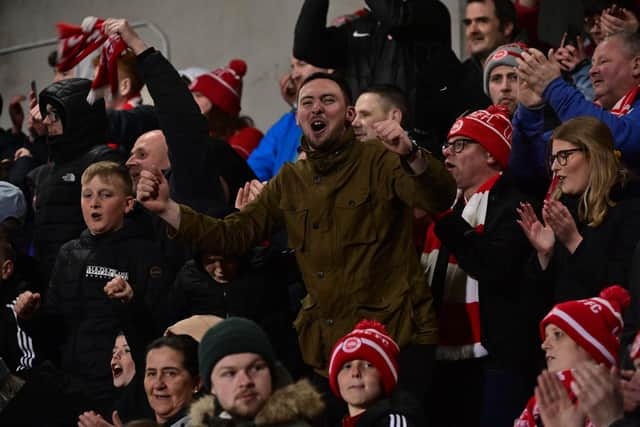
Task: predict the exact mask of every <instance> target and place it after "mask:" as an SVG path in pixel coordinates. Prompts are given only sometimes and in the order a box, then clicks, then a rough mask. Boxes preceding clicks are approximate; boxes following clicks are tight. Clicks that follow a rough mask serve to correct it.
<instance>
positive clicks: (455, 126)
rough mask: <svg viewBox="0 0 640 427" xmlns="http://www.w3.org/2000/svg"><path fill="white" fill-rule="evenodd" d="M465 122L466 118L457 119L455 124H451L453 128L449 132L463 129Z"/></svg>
mask: <svg viewBox="0 0 640 427" xmlns="http://www.w3.org/2000/svg"><path fill="white" fill-rule="evenodd" d="M463 124H464V120H462V119H459V120H456V122H455V123H454V124H453V126H451V130H450V131H449V133H456V132H458V131H459V130H460V129H462V125H463Z"/></svg>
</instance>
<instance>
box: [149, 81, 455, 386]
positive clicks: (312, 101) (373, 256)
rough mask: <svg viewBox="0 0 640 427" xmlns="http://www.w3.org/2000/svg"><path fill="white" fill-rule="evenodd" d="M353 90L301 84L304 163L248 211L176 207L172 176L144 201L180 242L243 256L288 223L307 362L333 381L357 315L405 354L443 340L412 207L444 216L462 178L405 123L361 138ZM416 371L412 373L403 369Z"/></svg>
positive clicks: (155, 179) (156, 181)
mask: <svg viewBox="0 0 640 427" xmlns="http://www.w3.org/2000/svg"><path fill="white" fill-rule="evenodd" d="M350 105H351V99H350V95H349V91H348V89H347V88H346V86H345V85H344V83H343V82H342V81H341V80H339V79H338V78H336V77H334V76H331V75H328V74H324V73H317V74H314V75H312V76H310V77H309V78H308V79H307V80H306V81H305V82H304V83H303V85H302V87H301V88H300V90H299V95H298V112H297V120H298V123H299V124H300V126H301V128H302V130H303V135H304V137H303V139H302V148H303V150H304V151H305V153H306V160H302V161H298V162H297V163H295V164H291V163H287V164H285V165H284V167H283V168H282V169H281V171H280V173H279V174H278V175H277V176H276V177H274V178H273V179H272V180H271V181H269V183H268V184H267V185H266V186H265V188H264V189H263V191H262V192H261V193H260V195H259V196H258V197H257V198H256V199H255V200H254V201H252V202H251V203H249V204H248V205H247V206H246V207H245V208H244V209H243V210H242V211H240V212H238V213H235V214H232V215H230V216H228V217H226V218H225V219H224V220H220V219H214V218H210V217H207V216H204V215H200V214H198V213H196V212H194V211H193V210H191V209H190V208H188V207H187V206H181V205H178V204H177V203H175V202H174V201H173V200H171V199H170V198H169V196H168V190H167V186H166V182H165V179H164V177H163V176H162V174H161V173H159V172H158V171H143V173H142V174H141V178H140V182H139V184H138V200H139V201H140V202H141V203H142V204H143V205H144V206H145V207H147V208H148V209H149V210H151V211H153V212H156V213H157V214H158V215H159V216H160V217H161V218H163V219H164V220H165V221H166V222H167V223H168V224H169V225H170V226H171V227H173V229H174V230H172V231H171V232H170V233H171V234H173V235H175V236H176V237H179V238H182V239H186V240H190V241H192V242H194V243H195V244H196V245H197V246H198V247H199V249H200V250H202V251H204V252H206V253H218V254H220V255H237V254H241V253H243V252H245V251H246V250H248V249H249V248H250V247H251V246H252V245H254V244H255V243H257V242H261V241H264V240H266V239H268V238H269V236H270V235H271V233H272V231H273V230H275V229H276V228H277V227H279V226H282V225H285V226H286V228H287V232H288V235H289V245H290V247H291V248H293V249H295V251H296V257H297V261H298V264H299V266H300V270H301V271H302V274H303V278H304V283H305V285H306V287H307V291H308V295H307V296H306V297H305V299H304V301H303V305H302V309H301V311H300V313H299V315H298V318H297V319H296V321H295V327H296V329H297V331H298V335H299V341H300V347H301V350H302V353H303V357H304V360H305V362H306V363H308V364H309V365H310V366H311V367H313V368H314V369H315V370H316V372H318V373H322V374H323V375H325V376H326V369H327V367H328V364H329V361H328V357H329V354H330V351H331V348H332V346H333V345H334V343H335V342H336V341H337V340H338V339H339V338H340V337H342V336H343V335H345V334H346V333H347V332H349V331H350V330H351V329H353V326H354V325H355V324H356V323H357V322H358V321H359V320H361V319H365V318H367V319H375V320H378V321H380V322H382V323H383V324H384V325H385V326H386V327H387V329H388V331H389V333H390V334H391V335H392V336H393V337H394V338H395V340H396V341H397V342H398V344H399V345H400V347H401V348H405V347H407V346H408V345H410V344H435V343H436V341H437V324H436V317H435V313H434V310H433V307H432V297H431V292H430V290H429V286H428V285H427V283H426V280H425V277H424V274H423V272H422V269H421V268H420V264H419V262H418V257H417V255H416V251H415V248H414V243H413V238H412V208H413V207H414V206H415V207H419V208H421V209H423V210H425V211H427V212H429V213H437V212H442V211H444V210H446V209H448V208H449V207H450V206H451V204H452V202H453V199H454V196H455V191H456V189H455V182H454V181H453V179H452V177H451V175H450V174H449V172H448V171H447V170H446V169H445V168H444V166H443V164H442V163H441V162H439V161H438V160H436V159H435V158H434V157H433V156H432V155H431V154H429V153H428V152H427V151H424V150H422V149H419V148H418V147H417V146H416V145H415V144H413V143H412V141H411V140H409V138H408V137H407V135H406V133H405V132H404V131H403V130H402V128H401V127H400V126H399V124H398V123H396V122H394V121H385V122H381V123H379V124H377V125H376V126H377V132H378V137H379V138H380V140H381V141H382V142H380V141H368V142H358V141H356V140H355V138H354V135H353V131H352V130H351V128H350V125H349V123H350V122H351V121H352V119H353V117H354V110H353V107H351V106H350ZM407 374H408V375H411V373H410V372H407Z"/></svg>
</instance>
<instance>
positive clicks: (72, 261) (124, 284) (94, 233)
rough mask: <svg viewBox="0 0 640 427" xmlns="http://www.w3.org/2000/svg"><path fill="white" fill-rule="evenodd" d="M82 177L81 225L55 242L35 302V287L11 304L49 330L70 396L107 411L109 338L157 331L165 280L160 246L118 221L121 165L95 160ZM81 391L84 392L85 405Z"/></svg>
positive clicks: (123, 207) (128, 203) (124, 180)
mask: <svg viewBox="0 0 640 427" xmlns="http://www.w3.org/2000/svg"><path fill="white" fill-rule="evenodd" d="M81 185H82V188H81V200H80V204H81V208H82V216H83V218H84V221H85V224H86V226H87V229H86V230H85V231H84V232H83V233H82V234H81V235H80V237H79V238H77V239H74V240H71V241H69V242H67V243H65V244H64V245H63V246H62V248H61V249H60V252H59V254H58V258H57V261H56V264H55V267H54V270H53V273H52V276H51V281H50V283H49V289H48V291H47V293H46V294H45V295H44V297H43V298H42V299H43V304H42V309H40V310H38V309H39V307H40V305H41V304H40V302H41V296H40V294H38V293H31V292H24V293H22V294H20V296H19V297H18V300H17V303H16V312H17V315H18V317H19V318H20V319H28V318H31V317H32V316H33V315H34V314H37V317H38V318H39V319H37V320H38V321H39V322H38V323H39V324H40V326H41V327H42V328H44V329H45V330H48V333H47V334H46V336H48V337H49V338H50V339H52V342H51V343H48V344H50V345H49V348H50V355H51V356H52V358H53V359H54V360H55V361H56V362H57V363H58V367H59V368H60V369H61V370H62V372H63V373H64V374H65V375H67V376H68V379H69V384H68V385H67V386H66V387H65V388H66V390H65V391H66V392H69V393H78V395H79V396H82V397H80V398H78V399H74V400H73V402H74V403H76V404H77V405H79V406H82V408H79V409H82V410H87V409H94V410H96V411H98V412H100V413H102V414H103V415H109V416H110V415H111V413H110V409H111V405H112V403H113V398H114V392H115V389H114V387H113V382H112V381H113V380H112V375H111V369H110V359H111V351H112V346H113V342H114V339H115V337H116V335H117V334H118V332H119V331H124V333H125V334H126V336H127V340H128V341H129V342H130V343H131V344H132V345H135V346H136V347H137V348H138V347H139V348H143V347H144V346H145V345H146V344H147V343H148V342H150V341H151V340H152V339H153V338H154V337H155V336H158V335H160V334H161V333H162V331H163V330H164V328H165V327H166V326H167V325H165V324H164V321H163V320H164V319H163V308H164V307H166V304H163V303H162V300H161V298H162V296H163V295H165V294H166V287H165V281H164V279H163V268H162V264H161V259H162V258H161V255H160V253H159V251H158V250H157V249H156V247H155V246H154V245H153V243H152V242H150V241H148V240H145V239H144V238H142V237H141V236H140V231H139V230H138V229H137V228H136V227H131V226H126V225H125V214H126V213H128V212H130V211H131V209H132V208H133V203H134V198H133V186H132V182H131V177H130V175H129V172H128V171H127V169H126V168H125V167H124V166H122V165H119V164H117V163H114V162H98V163H94V164H92V165H91V166H89V167H88V168H87V169H86V170H85V172H84V173H83V174H82V178H81ZM36 312H38V313H36ZM34 320H36V319H34ZM83 397H89V399H88V401H87V402H88V403H87V405H86V406H85V405H83V404H82V403H80V402H83V401H84V400H83ZM70 401H72V400H70ZM76 416H77V414H76ZM73 421H75V420H73Z"/></svg>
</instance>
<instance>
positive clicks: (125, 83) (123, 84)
mask: <svg viewBox="0 0 640 427" xmlns="http://www.w3.org/2000/svg"><path fill="white" fill-rule="evenodd" d="M118 91H119V92H120V96H122V97H126V96H127V95H129V92H131V79H130V78H129V77H125V78H124V79H122V80H120V83H118Z"/></svg>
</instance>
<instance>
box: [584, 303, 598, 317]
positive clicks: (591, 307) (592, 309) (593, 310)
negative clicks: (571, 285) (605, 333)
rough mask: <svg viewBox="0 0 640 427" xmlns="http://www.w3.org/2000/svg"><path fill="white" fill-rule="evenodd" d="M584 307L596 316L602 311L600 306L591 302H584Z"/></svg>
mask: <svg viewBox="0 0 640 427" xmlns="http://www.w3.org/2000/svg"><path fill="white" fill-rule="evenodd" d="M584 305H586V306H587V307H589V309H590V310H591V311H592V312H593V313H594V314H598V313H600V312H601V311H602V306H601V305H600V304H598V303H597V302H595V301H592V300H586V301H585V302H584Z"/></svg>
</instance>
